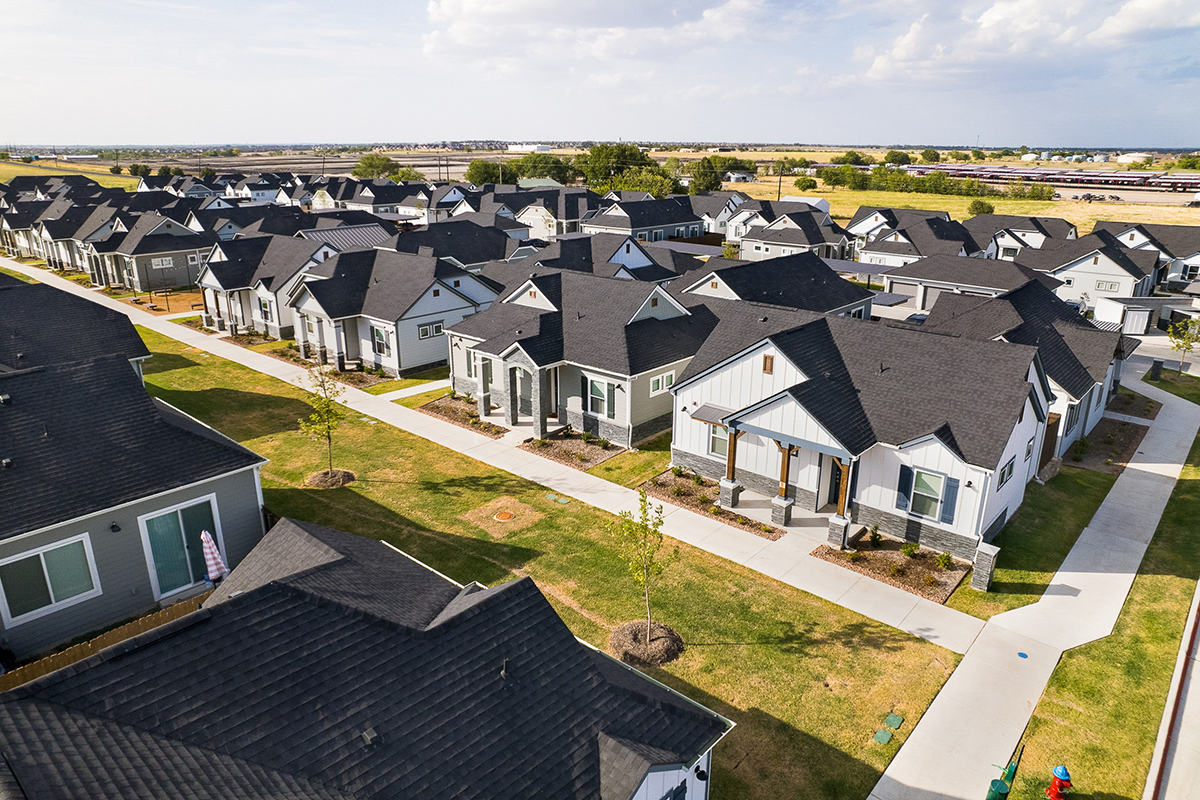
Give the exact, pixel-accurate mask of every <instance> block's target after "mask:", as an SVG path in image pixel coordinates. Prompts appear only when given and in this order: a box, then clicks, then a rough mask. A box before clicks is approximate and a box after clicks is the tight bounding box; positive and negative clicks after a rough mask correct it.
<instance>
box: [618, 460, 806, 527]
mask: <svg viewBox="0 0 1200 800" xmlns="http://www.w3.org/2000/svg"><path fill="white" fill-rule="evenodd" d="M638 488H639V489H642V490H643V491H645V492H646V494H648V495H650V496H651V497H654V498H657V499H659V500H665V501H666V502H668V503H671V504H673V505H677V506H682V507H683V508H686V509H688V510H690V511H695V512H696V513H697V514H705V515H707V516H710V517H713V518H715V519H719V520H721V521H722V522H724V523H725V524H726V525H732V526H733V527H735V528H741V529H742V530H744V531H749V532H750V533H753V534H754V535H755V536H761V537H762V538H764V539H769V540H770V541H772V542H774V541H776V540H777V539H781V538H783V535H784V534H785V533H787V531H785V530H783V529H781V528H776V527H775V526H774V525H766V524H764V523H762V522H759V521H757V520H753V519H750V518H749V517H743V516H742V515H741V514H737V513H735V512H733V511H730V510H729V509H727V508H721V506H719V505H717V501H718V500H719V499H720V487H719V486H718V485H717V482H716V481H713V480H709V479H708V478H705V477H703V476H700V475H697V474H695V473H689V472H685V471H683V470H680V471H679V474H678V475H677V474H675V469H669V470H667V471H666V472H663V473H661V474H659V475H655V476H654V477H653V478H651V479H650V480H648V481H646V482H645V483H643V484H642V485H641V486H639V487H638Z"/></svg>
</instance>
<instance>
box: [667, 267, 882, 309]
mask: <svg viewBox="0 0 1200 800" xmlns="http://www.w3.org/2000/svg"><path fill="white" fill-rule="evenodd" d="M710 263H714V264H719V265H722V266H718V268H717V269H715V270H713V272H711V273H701V272H698V273H696V275H697V276H700V275H702V274H704V275H705V276H706V277H704V278H703V279H702V280H701V282H700V283H697V284H696V285H695V286H692V287H689V288H688V290H687V291H689V292H691V291H694V290H695V289H696V288H697V287H699V286H700V284H701V283H703V282H704V281H707V280H708V279H709V278H708V276H715V277H716V279H718V280H719V281H720V282H722V283H724V284H725V285H726V286H727V287H729V289H730V291H732V292H733V293H734V294H736V295H737V296H738V297H739V298H741V299H742V300H750V301H753V302H756V303H769V304H771V305H778V306H786V307H788V308H795V309H799V310H802V311H833V310H834V309H837V308H842V307H844V306H847V305H850V304H851V303H855V302H859V301H862V300H868V299H870V298H871V297H872V296H873V294H872V292H871V291H869V290H868V289H864V288H863V287H861V286H858V285H856V284H853V283H851V282H850V281H848V280H845V279H844V278H841V277H839V276H838V274H837V273H836V272H834V271H833V270H832V269H830V268H829V267H828V266H826V264H825V262H824V261H822V260H821V259H820V258H818V257H817V256H816V255H815V254H813V253H797V254H795V255H790V256H780V257H779V258H768V259H765V260H763V261H741V262H730V261H726V260H725V259H719V260H718V259H713V260H711V262H710ZM725 265H727V266H725Z"/></svg>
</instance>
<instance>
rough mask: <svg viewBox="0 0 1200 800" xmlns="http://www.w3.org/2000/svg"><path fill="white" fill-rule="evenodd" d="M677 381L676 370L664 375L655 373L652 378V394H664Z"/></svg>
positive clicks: (652, 395)
mask: <svg viewBox="0 0 1200 800" xmlns="http://www.w3.org/2000/svg"><path fill="white" fill-rule="evenodd" d="M674 383H675V372H674V370H672V371H671V372H664V373H663V374H662V375H655V376H654V377H653V378H651V379H650V396H651V397H654V395H656V394H662V393H663V392H665V391H667V390H668V389H670V388H671V386H672V385H674Z"/></svg>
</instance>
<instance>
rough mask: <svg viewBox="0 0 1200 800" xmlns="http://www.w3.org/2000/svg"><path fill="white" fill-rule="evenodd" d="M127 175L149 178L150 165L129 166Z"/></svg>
mask: <svg viewBox="0 0 1200 800" xmlns="http://www.w3.org/2000/svg"><path fill="white" fill-rule="evenodd" d="M129 174H130V175H132V176H133V177H135V178H149V177H150V165H149V164H130V165H129Z"/></svg>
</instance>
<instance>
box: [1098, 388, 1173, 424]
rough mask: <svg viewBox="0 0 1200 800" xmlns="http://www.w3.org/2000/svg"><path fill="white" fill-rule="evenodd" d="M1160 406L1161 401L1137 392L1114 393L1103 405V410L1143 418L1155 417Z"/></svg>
mask: <svg viewBox="0 0 1200 800" xmlns="http://www.w3.org/2000/svg"><path fill="white" fill-rule="evenodd" d="M1161 408H1162V403H1160V402H1158V401H1157V400H1151V399H1150V398H1149V397H1146V396H1145V395H1140V394H1137V393H1134V394H1124V393H1122V394H1118V395H1115V396H1114V397H1113V399H1112V400H1109V401H1108V405H1107V406H1105V410H1107V411H1115V412H1116V413H1118V414H1125V415H1127V416H1130V417H1142V418H1143V419H1155V418H1156V417H1157V416H1158V411H1159V409H1161Z"/></svg>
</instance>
